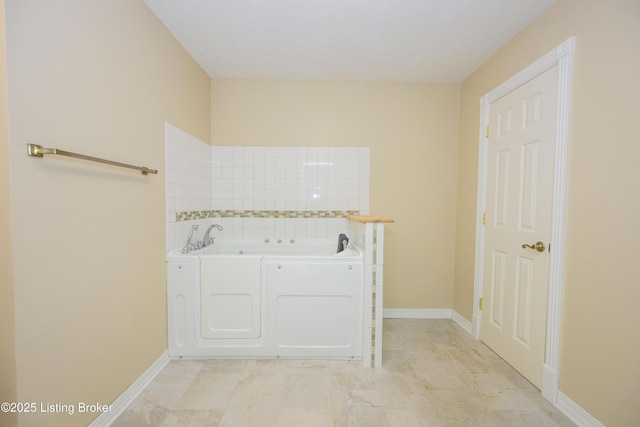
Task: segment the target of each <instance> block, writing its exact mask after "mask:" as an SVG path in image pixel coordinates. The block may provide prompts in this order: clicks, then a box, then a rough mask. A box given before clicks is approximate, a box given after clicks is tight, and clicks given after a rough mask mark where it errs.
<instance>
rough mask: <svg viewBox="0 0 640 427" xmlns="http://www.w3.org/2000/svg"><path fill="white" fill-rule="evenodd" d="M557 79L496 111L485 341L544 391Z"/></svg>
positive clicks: (539, 82) (552, 75) (545, 79)
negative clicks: (543, 377)
mask: <svg viewBox="0 0 640 427" xmlns="http://www.w3.org/2000/svg"><path fill="white" fill-rule="evenodd" d="M557 79H558V74H557V67H554V68H552V69H551V70H549V71H546V72H545V73H543V74H541V75H540V76H538V77H537V78H535V79H534V80H532V81H530V82H528V83H526V84H525V85H523V86H521V87H519V88H518V89H516V90H514V91H512V92H510V93H509V94H507V95H505V96H504V97H502V98H500V99H498V100H497V101H495V102H494V103H492V104H491V107H490V136H489V144H488V163H487V207H486V230H485V233H486V234H485V250H484V278H483V291H482V295H483V306H484V307H483V310H482V324H481V339H482V341H484V342H485V343H486V344H487V345H488V346H489V347H491V348H492V349H493V350H494V351H495V352H496V353H498V354H499V355H500V356H501V357H502V358H503V359H505V360H506V361H507V362H508V363H509V364H511V365H512V366H513V367H514V368H516V369H517V370H518V371H519V372H521V373H522V374H523V375H524V376H525V377H526V378H527V379H529V380H530V381H531V382H532V383H533V384H534V385H536V386H537V387H539V388H541V386H542V368H543V363H544V354H545V332H546V310H547V291H548V284H549V282H548V281H549V241H550V236H551V206H552V191H553V170H554V165H553V162H554V147H555V134H556V111H557ZM523 245H529V247H523Z"/></svg>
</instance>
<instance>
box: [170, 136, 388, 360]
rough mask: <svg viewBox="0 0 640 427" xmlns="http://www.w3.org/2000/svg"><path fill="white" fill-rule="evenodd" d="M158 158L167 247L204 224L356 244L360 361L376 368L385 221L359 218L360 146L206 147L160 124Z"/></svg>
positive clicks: (226, 235) (364, 165)
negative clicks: (344, 238) (360, 266)
mask: <svg viewBox="0 0 640 427" xmlns="http://www.w3.org/2000/svg"><path fill="white" fill-rule="evenodd" d="M166 153H167V162H166V171H167V175H166V176H167V249H174V248H178V247H180V245H182V244H183V243H184V241H185V239H186V236H187V234H188V233H189V231H190V230H191V227H192V225H194V224H199V225H200V231H199V234H198V235H197V236H198V238H201V235H202V234H203V233H204V230H205V229H206V228H207V227H208V226H209V225H210V224H212V223H218V224H220V225H222V226H223V228H224V231H223V232H218V231H217V230H214V235H215V236H216V237H218V238H221V239H233V238H245V239H246V238H283V239H289V238H294V239H298V238H309V239H316V238H333V237H336V239H337V236H338V235H339V234H340V233H345V234H347V235H348V236H349V237H350V238H351V239H352V240H353V241H354V242H356V243H357V244H358V246H359V247H360V248H362V250H363V253H364V268H365V274H364V331H363V332H364V333H363V337H364V338H363V364H364V366H369V367H372V366H376V367H379V366H381V364H382V295H383V283H382V270H383V258H384V256H383V254H384V252H383V245H384V223H385V222H392V221H391V220H385V221H376V220H375V219H371V218H368V217H366V215H368V213H369V171H370V169H369V163H370V153H369V149H368V148H336V147H303V148H283V147H210V146H208V145H207V144H205V143H203V142H201V141H199V140H198V139H196V138H194V137H193V136H191V135H189V134H187V133H185V132H183V131H181V130H179V129H177V128H175V127H173V126H171V125H170V124H167V125H166ZM360 215H362V216H360ZM346 216H349V217H350V219H347V218H346ZM372 221H373V222H372ZM336 244H337V242H336Z"/></svg>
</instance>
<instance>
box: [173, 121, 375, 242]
mask: <svg viewBox="0 0 640 427" xmlns="http://www.w3.org/2000/svg"><path fill="white" fill-rule="evenodd" d="M369 163H370V154H369V148H343V147H260V146H255V147H254V146H252V147H224V146H215V147H210V146H209V145H207V144H205V143H204V142H202V141H200V140H198V139H197V138H194V137H193V136H191V135H189V134H187V133H186V132H183V131H181V130H180V129H177V128H175V127H174V126H172V125H170V124H166V171H167V172H166V180H167V197H166V201H167V249H168V250H169V249H173V248H177V247H179V246H180V245H181V244H183V242H184V240H185V239H186V237H187V234H188V233H189V231H190V230H191V226H192V225H193V224H199V225H200V226H201V227H200V230H201V233H202V232H204V229H206V227H207V226H208V225H209V224H211V223H214V222H215V223H219V224H220V225H222V226H223V227H224V229H225V230H224V232H223V233H222V234H221V235H220V236H221V237H222V236H223V237H224V238H332V237H333V236H336V238H337V236H338V234H339V233H348V227H349V225H348V221H347V220H345V219H344V215H345V214H347V213H353V212H359V213H361V214H365V215H366V214H368V213H369V170H370V169H369ZM210 215H211V216H210ZM191 218H197V219H191Z"/></svg>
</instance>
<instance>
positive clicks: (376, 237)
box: [348, 215, 393, 368]
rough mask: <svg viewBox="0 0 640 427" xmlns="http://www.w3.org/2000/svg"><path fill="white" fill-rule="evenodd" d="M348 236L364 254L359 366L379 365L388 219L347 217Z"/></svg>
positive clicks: (380, 364) (390, 221) (380, 361)
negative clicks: (385, 239) (349, 234)
mask: <svg viewBox="0 0 640 427" xmlns="http://www.w3.org/2000/svg"><path fill="white" fill-rule="evenodd" d="M348 218H349V223H350V232H351V237H352V239H353V241H354V242H356V244H357V245H358V246H359V247H360V248H362V252H363V254H364V289H363V290H364V292H363V296H364V322H363V343H362V363H363V365H364V366H365V367H376V368H379V367H381V366H382V315H383V309H382V297H383V291H384V287H383V264H384V224H385V223H392V222H393V220H392V219H389V218H375V217H368V216H360V215H349V216H348Z"/></svg>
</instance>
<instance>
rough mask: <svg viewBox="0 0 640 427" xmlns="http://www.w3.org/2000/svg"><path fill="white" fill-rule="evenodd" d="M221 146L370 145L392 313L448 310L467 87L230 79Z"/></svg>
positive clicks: (216, 119)
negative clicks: (384, 219)
mask: <svg viewBox="0 0 640 427" xmlns="http://www.w3.org/2000/svg"><path fill="white" fill-rule="evenodd" d="M211 99H212V104H211V105H212V106H211V114H212V116H211V117H212V119H211V121H212V127H211V142H212V144H213V145H264V146H357V147H371V213H372V214H374V215H380V216H388V217H392V218H394V219H395V220H396V222H395V223H394V224H391V225H389V226H387V227H386V228H385V230H386V233H385V239H386V240H385V243H386V252H385V272H384V274H385V276H384V280H385V295H384V298H385V301H384V305H385V307H386V308H450V307H451V305H452V302H453V294H452V283H453V243H454V242H453V236H454V233H455V230H454V225H455V224H454V223H455V189H456V161H457V160H456V158H457V157H456V156H457V139H458V135H457V126H458V108H459V85H428V84H384V83H344V82H296V81H286V82H282V81H246V80H239V81H233V80H230V81H225V80H214V81H213V85H212V97H211Z"/></svg>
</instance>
